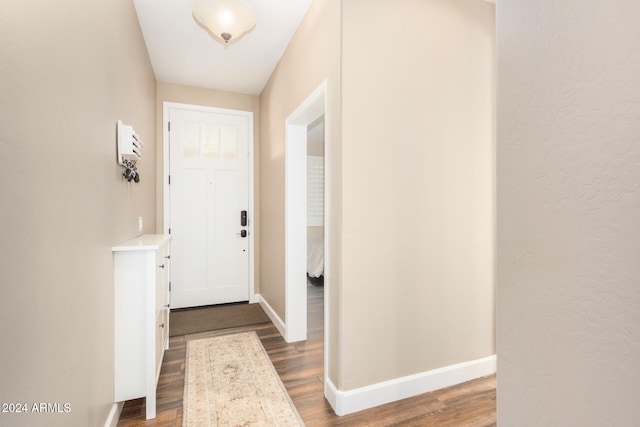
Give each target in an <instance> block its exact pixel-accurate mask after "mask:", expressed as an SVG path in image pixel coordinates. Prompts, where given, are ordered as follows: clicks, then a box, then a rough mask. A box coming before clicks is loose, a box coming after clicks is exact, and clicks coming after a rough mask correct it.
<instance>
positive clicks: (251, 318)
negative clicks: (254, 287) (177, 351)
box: [169, 304, 270, 337]
mask: <svg viewBox="0 0 640 427" xmlns="http://www.w3.org/2000/svg"><path fill="white" fill-rule="evenodd" d="M267 322H270V320H269V317H268V316H267V315H266V314H265V312H264V310H262V307H260V304H226V305H212V306H207V307H195V308H187V309H179V310H172V311H171V317H170V318H169V336H170V337H174V336H176V335H189V334H196V333H198V332H206V331H215V330H218V329H226V328H236V327H239V326H248V325H257V324H259V323H267Z"/></svg>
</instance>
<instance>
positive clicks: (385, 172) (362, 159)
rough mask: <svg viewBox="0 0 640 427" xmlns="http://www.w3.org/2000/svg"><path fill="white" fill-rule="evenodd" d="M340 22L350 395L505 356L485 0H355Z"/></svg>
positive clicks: (343, 310)
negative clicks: (498, 322)
mask: <svg viewBox="0 0 640 427" xmlns="http://www.w3.org/2000/svg"><path fill="white" fill-rule="evenodd" d="M342 19H343V43H342V87H343V91H342V112H343V116H342V147H343V151H342V152H343V155H342V168H343V175H342V187H343V190H342V191H343V218H342V227H343V229H342V272H343V274H342V299H341V301H340V319H341V331H342V334H341V337H340V343H339V346H340V349H341V353H340V359H339V365H340V373H339V379H340V382H339V384H336V385H337V386H338V388H340V389H341V390H350V389H355V388H358V387H363V386H367V385H370V384H374V383H379V382H383V381H386V380H391V379H396V378H399V377H403V376H408V375H412V374H416V373H422V372H426V371H429V370H432V369H436V368H441V367H444V366H450V365H453V364H456V363H461V362H467V361H471V360H475V359H480V358H483V357H486V356H490V355H493V354H494V353H495V323H494V310H495V305H494V295H495V294H494V230H495V228H494V215H495V212H494V201H495V199H494V180H493V178H494V168H495V163H494V125H493V123H494V122H495V95H494V93H495V74H494V61H495V58H494V43H495V21H494V6H493V5H492V4H490V3H487V2H484V1H479V0H448V1H441V0H421V1H402V2H398V1H394V0H379V1H376V2H371V1H368V0H349V1H345V2H343V17H342ZM374 331H375V333H374ZM364 360H366V363H363V361H364Z"/></svg>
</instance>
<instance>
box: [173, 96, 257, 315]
mask: <svg viewBox="0 0 640 427" xmlns="http://www.w3.org/2000/svg"><path fill="white" fill-rule="evenodd" d="M220 111H222V112H220ZM250 120H252V118H251V114H250V113H243V112H238V113H235V112H232V111H226V110H216V111H215V112H214V111H211V109H203V110H200V111H198V110H190V109H181V108H173V107H172V108H170V109H169V122H170V124H169V174H170V178H169V179H170V185H169V198H170V214H169V215H170V218H169V224H170V226H169V228H170V231H171V237H172V239H171V307H172V308H182V307H196V306H202V305H210V304H223V303H229V302H238V301H248V300H249V238H248V230H249V227H248V225H247V223H248V220H249V218H248V214H249V212H248V211H249V179H248V170H249V169H248V168H249V154H248V153H249V152H248V149H249V138H250V135H249V131H250V128H251V126H250ZM243 211H244V212H246V213H247V219H246V220H245V221H243V220H242V212H243ZM243 224H244V225H243Z"/></svg>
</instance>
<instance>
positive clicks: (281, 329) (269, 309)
mask: <svg viewBox="0 0 640 427" xmlns="http://www.w3.org/2000/svg"><path fill="white" fill-rule="evenodd" d="M256 299H257V300H258V304H260V307H262V309H263V310H264V312H265V313H266V314H267V316H269V319H271V321H272V322H273V324H274V325H275V326H276V328H277V329H278V332H280V335H282V336H283V337H285V336H286V333H285V326H284V321H283V320H282V319H281V318H280V316H278V313H276V311H275V310H274V309H273V308H272V307H271V306H270V305H269V303H268V302H267V300H266V299H264V297H263V296H262V295H260V294H256Z"/></svg>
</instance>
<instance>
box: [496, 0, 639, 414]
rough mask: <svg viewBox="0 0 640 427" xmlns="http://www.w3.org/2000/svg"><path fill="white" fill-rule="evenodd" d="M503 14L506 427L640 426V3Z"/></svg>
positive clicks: (502, 389) (503, 10)
mask: <svg viewBox="0 0 640 427" xmlns="http://www.w3.org/2000/svg"><path fill="white" fill-rule="evenodd" d="M497 7H498V27H497V28H498V51H499V55H498V58H499V63H498V75H499V78H500V84H499V85H498V88H499V89H498V105H499V111H498V150H497V154H498V157H497V160H498V173H497V181H498V217H497V219H498V255H497V259H498V272H499V274H498V313H497V315H498V343H497V344H498V372H499V375H498V423H499V425H504V426H511V425H518V426H524V427H527V426H542V425H544V426H567V427H573V426H581V427H582V426H602V425H610V426H633V425H638V420H639V419H640V405H638V396H640V365H639V364H638V357H639V355H640V310H639V307H640V283H639V279H638V278H639V277H640V263H639V262H638V257H639V255H640V221H638V218H639V216H638V215H639V212H640V197H639V193H640V167H639V165H640V144H639V143H640V97H639V94H640V78H639V76H640V26H639V25H638V22H640V8H639V7H638V2H637V1H636V0H620V1H616V2H595V1H594V2H584V1H578V0H565V1H562V2H557V1H552V0H540V1H536V2H524V1H516V2H502V1H499V2H498V6H497ZM532 414H535V416H532Z"/></svg>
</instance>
